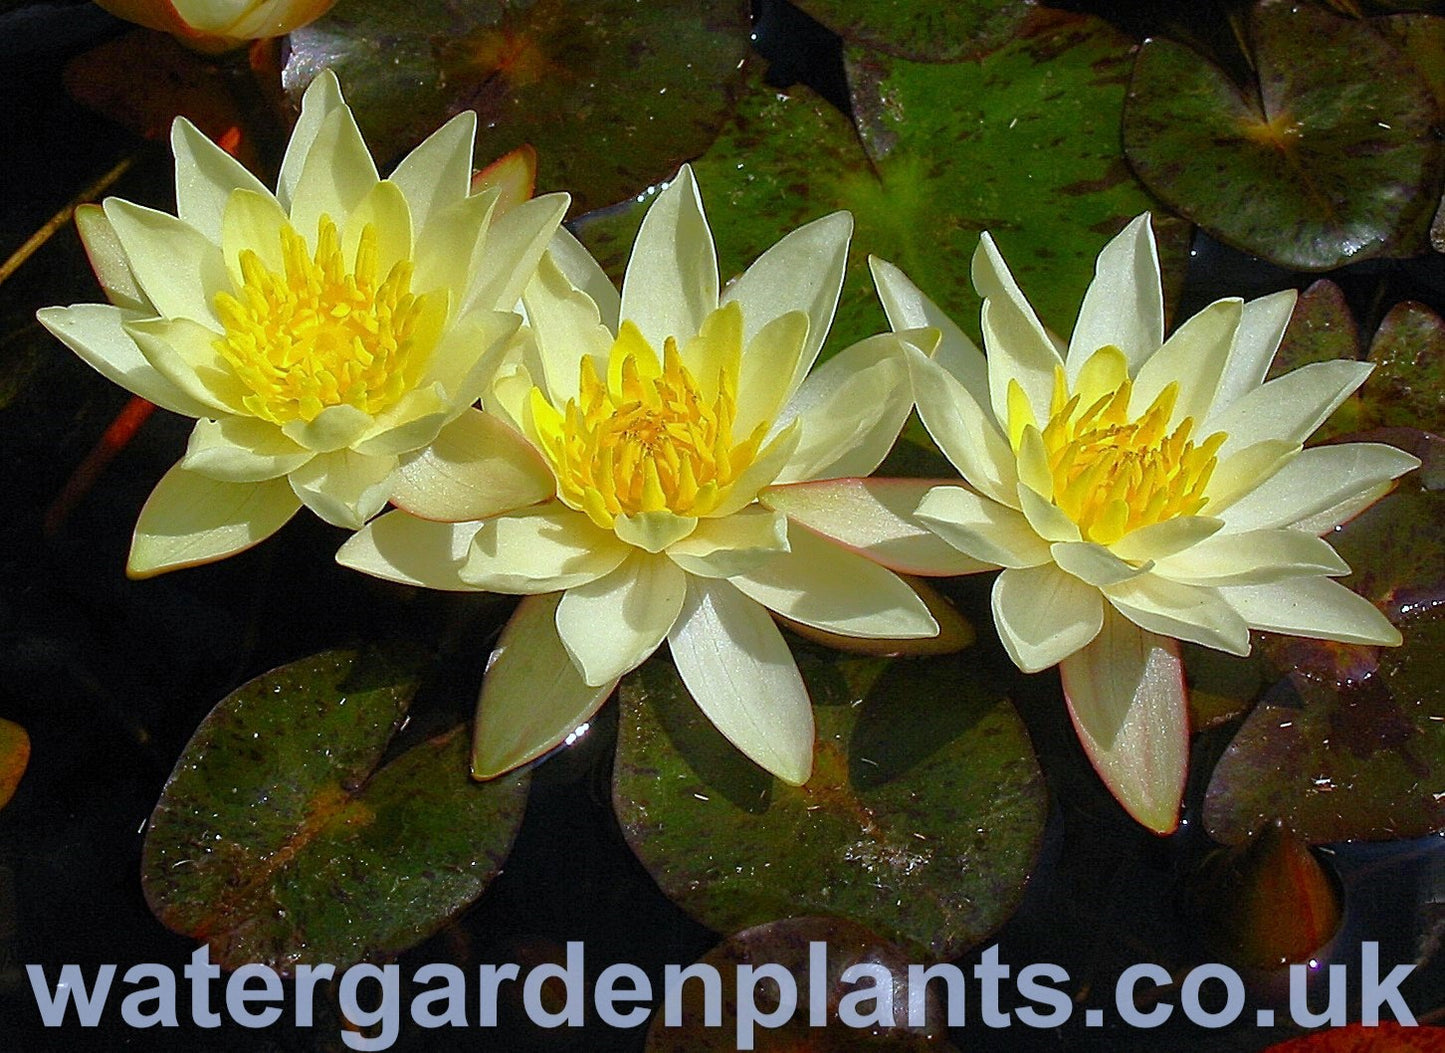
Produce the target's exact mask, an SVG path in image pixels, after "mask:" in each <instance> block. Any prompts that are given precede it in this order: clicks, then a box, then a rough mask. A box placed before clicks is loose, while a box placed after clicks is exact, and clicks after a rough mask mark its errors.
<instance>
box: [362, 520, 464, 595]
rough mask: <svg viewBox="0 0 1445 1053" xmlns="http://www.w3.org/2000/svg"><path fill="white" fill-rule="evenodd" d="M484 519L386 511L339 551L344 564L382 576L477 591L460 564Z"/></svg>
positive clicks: (450, 589) (449, 589)
mask: <svg viewBox="0 0 1445 1053" xmlns="http://www.w3.org/2000/svg"><path fill="white" fill-rule="evenodd" d="M481 526H482V524H481V523H476V522H472V523H433V522H431V521H429V520H426V519H417V518H416V517H415V516H410V515H408V514H407V513H405V512H400V511H397V512H388V513H386V514H385V515H383V516H378V517H377V518H375V519H373V520H372V521H371V522H369V523H367V524H366V525H365V526H364V527H362V528H361V529H360V530H359V531H357V532H356V533H355V534H352V535H351V537H349V538H348V539H347V540H346V543H345V544H344V545H342V546H341V549H340V551H338V552H337V553H336V562H337V563H340V564H341V565H342V566H343V567H350V568H351V569H352V570H359V571H361V573H363V574H370V575H371V576H372V577H373V578H381V579H382V580H383V581H395V582H398V583H400V584H402V585H416V586H419V587H421V588H424V589H437V590H440V591H443V592H476V591H477V588H476V586H473V585H469V584H467V583H466V582H464V581H462V579H461V569H462V564H463V563H465V562H466V558H467V552H468V551H469V550H470V549H471V545H472V538H473V537H475V536H476V533H477V531H478V530H480V529H481Z"/></svg>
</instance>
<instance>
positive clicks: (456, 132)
mask: <svg viewBox="0 0 1445 1053" xmlns="http://www.w3.org/2000/svg"><path fill="white" fill-rule="evenodd" d="M476 135H477V115H476V112H475V111H473V110H465V111H463V112H461V113H459V114H457V115H456V116H455V117H453V118H452V119H451V120H449V121H447V123H446V124H444V125H442V126H441V127H440V128H438V129H437V130H436V131H434V132H432V133H431V135H429V136H427V138H426V139H425V140H424V141H423V142H422V143H421V145H420V146H418V147H417V148H416V149H415V150H413V151H412V152H411V153H409V154H407V155H406V157H404V158H402V160H401V163H400V164H398V165H397V166H396V170H395V171H393V172H392V173H391V176H390V180H391V182H393V183H395V184H396V185H397V186H398V187H400V188H401V191H402V193H403V194H405V195H406V201H407V204H408V205H410V206H411V217H412V222H414V223H415V224H416V229H417V231H418V232H421V231H425V230H426V226H427V224H428V223H429V222H430V221H431V219H432V217H433V216H436V215H438V214H440V213H443V212H445V211H446V210H447V209H449V208H451V207H453V206H454V205H456V204H457V203H458V202H460V201H461V200H462V199H463V198H465V197H466V196H467V193H468V191H469V190H470V188H471V183H472V144H473V142H474V141H475V140H476Z"/></svg>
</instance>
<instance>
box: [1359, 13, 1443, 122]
mask: <svg viewBox="0 0 1445 1053" xmlns="http://www.w3.org/2000/svg"><path fill="white" fill-rule="evenodd" d="M1431 2H1432V4H1433V6H1436V7H1438V6H1439V5H1438V3H1435V0H1431ZM1393 6H1396V7H1398V8H1400V9H1402V10H1405V9H1408V8H1407V5H1403V4H1397V5H1393ZM1375 25H1377V26H1379V27H1380V29H1381V30H1382V31H1383V32H1384V34H1385V35H1386V36H1387V37H1389V38H1390V39H1391V40H1393V41H1394V42H1395V43H1396V44H1397V45H1398V46H1399V47H1400V48H1401V49H1402V50H1403V51H1404V52H1405V54H1406V55H1409V56H1410V61H1411V62H1413V63H1414V64H1415V69H1416V71H1417V72H1418V73H1419V74H1420V76H1421V77H1423V78H1424V80H1425V83H1426V85H1428V86H1429V88H1430V91H1431V92H1432V93H1433V94H1434V96H1435V104H1436V105H1437V106H1439V107H1441V108H1442V109H1445V19H1442V18H1438V17H1436V16H1434V15H1424V14H1414V15H1392V16H1390V17H1388V18H1381V19H1377V20H1376V21H1375Z"/></svg>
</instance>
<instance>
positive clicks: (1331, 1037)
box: [1264, 1020, 1445, 1053]
mask: <svg viewBox="0 0 1445 1053" xmlns="http://www.w3.org/2000/svg"><path fill="white" fill-rule="evenodd" d="M1442 1050H1445V1027H1406V1026H1404V1025H1403V1024H1397V1023H1395V1022H1394V1021H1392V1020H1382V1021H1380V1022H1379V1023H1378V1024H1375V1025H1371V1026H1368V1027H1367V1026H1365V1025H1364V1024H1350V1025H1349V1026H1347V1027H1332V1028H1330V1029H1329V1030H1328V1031H1320V1032H1317V1033H1316V1034H1313V1035H1303V1036H1301V1037H1300V1038H1292V1039H1290V1040H1289V1041H1288V1042H1281V1043H1279V1044H1278V1045H1274V1046H1270V1047H1269V1048H1268V1049H1266V1050H1265V1051H1264V1053H1441V1051H1442Z"/></svg>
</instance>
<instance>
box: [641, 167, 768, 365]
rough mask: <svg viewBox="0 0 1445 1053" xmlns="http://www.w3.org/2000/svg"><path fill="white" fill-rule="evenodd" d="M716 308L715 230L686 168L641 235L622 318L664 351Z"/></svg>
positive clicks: (660, 197) (652, 209) (645, 220)
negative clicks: (665, 344) (670, 340)
mask: <svg viewBox="0 0 1445 1053" xmlns="http://www.w3.org/2000/svg"><path fill="white" fill-rule="evenodd" d="M717 306H718V275H717V252H716V250H715V249H714V248H713V243H712V231H710V230H709V229H708V225H707V217H706V216H705V215H704V214H703V209H702V197H701V195H700V194H699V193H698V189H697V183H696V182H695V181H694V179H693V176H692V169H691V168H690V167H688V166H687V165H683V166H682V169H681V171H679V172H678V173H677V178H676V179H674V180H673V181H672V182H671V183H670V184H669V185H668V187H667V189H666V190H664V191H663V192H662V193H661V194H659V195H658V196H657V200H656V201H654V202H653V203H652V206H651V207H650V208H649V209H648V210H647V215H646V216H645V217H644V218H643V220H642V228H641V229H640V230H639V231H638V232H637V241H636V242H635V243H634V244H633V246H632V258H631V259H629V260H628V261H627V275H626V277H624V278H623V280H622V317H623V319H624V320H627V321H632V322H635V323H636V324H637V327H638V328H639V329H641V330H642V335H643V336H645V337H646V338H647V342H648V343H649V344H651V345H652V346H653V347H654V348H660V347H662V345H663V342H664V341H665V340H666V339H667V338H668V337H669V336H672V337H676V338H677V339H678V341H679V342H681V341H684V340H686V339H687V338H688V337H690V336H692V335H693V334H694V333H696V332H697V331H698V330H699V329H700V328H701V327H702V321H703V319H704V318H706V317H707V316H708V315H709V314H711V313H712V312H713V311H715V310H716V309H717ZM764 321H767V319H764Z"/></svg>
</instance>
